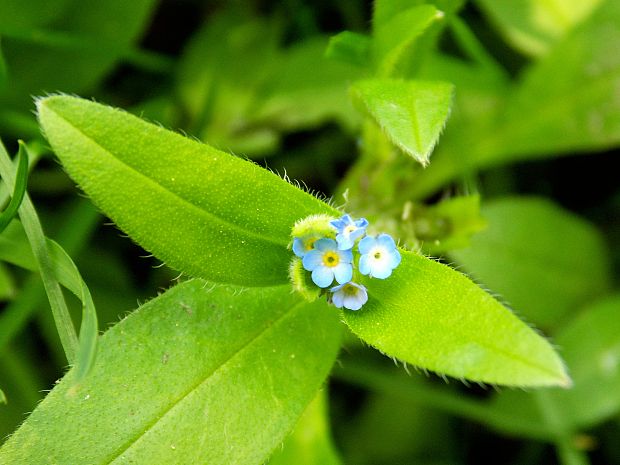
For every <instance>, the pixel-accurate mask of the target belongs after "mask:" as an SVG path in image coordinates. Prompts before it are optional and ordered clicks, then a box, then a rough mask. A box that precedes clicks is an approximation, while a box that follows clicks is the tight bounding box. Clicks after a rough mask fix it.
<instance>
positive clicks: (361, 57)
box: [325, 31, 371, 67]
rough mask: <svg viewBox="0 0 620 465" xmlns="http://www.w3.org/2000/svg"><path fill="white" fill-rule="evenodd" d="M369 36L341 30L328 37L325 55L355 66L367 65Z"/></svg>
mask: <svg viewBox="0 0 620 465" xmlns="http://www.w3.org/2000/svg"><path fill="white" fill-rule="evenodd" d="M370 43H371V42H370V37H368V36H367V35H365V34H359V33H357V32H351V31H343V32H341V33H340V34H337V35H335V36H333V37H331V38H330V39H329V44H328V45H327V50H326V51H325V56H326V57H327V58H331V59H333V60H340V61H343V62H345V63H351V64H353V65H356V66H362V67H363V66H366V65H368V60H369V58H370Z"/></svg>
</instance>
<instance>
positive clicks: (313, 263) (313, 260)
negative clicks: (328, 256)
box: [301, 250, 323, 271]
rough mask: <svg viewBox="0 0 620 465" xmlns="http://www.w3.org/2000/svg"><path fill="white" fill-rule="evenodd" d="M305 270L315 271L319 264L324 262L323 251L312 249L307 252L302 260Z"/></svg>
mask: <svg viewBox="0 0 620 465" xmlns="http://www.w3.org/2000/svg"><path fill="white" fill-rule="evenodd" d="M301 263H302V264H303V266H304V269H305V270H308V271H313V270H314V269H315V268H316V267H317V266H319V265H321V263H323V253H322V252H320V251H319V250H311V251H310V252H308V253H306V255H304V257H303V258H302V260H301Z"/></svg>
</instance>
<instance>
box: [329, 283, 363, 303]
mask: <svg viewBox="0 0 620 465" xmlns="http://www.w3.org/2000/svg"><path fill="white" fill-rule="evenodd" d="M330 291H331V292H332V303H333V304H334V305H335V306H336V307H338V308H342V307H344V308H348V309H349V310H359V309H360V308H362V305H364V304H365V303H366V302H368V293H367V292H366V288H365V287H364V286H362V285H361V284H355V283H354V282H349V283H346V284H341V285H340V286H336V287H332V288H331V289H330Z"/></svg>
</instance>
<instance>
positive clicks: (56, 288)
mask: <svg viewBox="0 0 620 465" xmlns="http://www.w3.org/2000/svg"><path fill="white" fill-rule="evenodd" d="M0 174H2V178H3V179H4V181H5V183H6V184H7V185H8V186H9V188H10V189H14V185H15V174H14V169H13V163H12V162H11V159H10V158H9V155H8V154H7V153H6V150H5V149H4V146H3V145H2V143H0ZM19 216H20V218H21V221H22V225H23V227H24V231H25V232H26V236H27V237H28V240H29V242H30V247H31V248H32V253H33V255H34V257H35V259H36V261H37V263H38V265H39V270H40V272H41V278H42V280H43V286H44V287H45V292H46V293H47V298H48V300H49V303H50V306H51V308H52V314H53V316H54V321H55V323H56V329H57V330H58V335H59V336H60V342H61V344H62V347H63V349H64V351H65V355H66V357H67V361H68V362H69V364H73V363H74V361H75V355H76V352H77V347H78V337H77V333H76V332H75V328H74V326H73V323H72V321H71V315H70V314H69V309H68V308H67V304H66V302H65V299H64V296H63V294H62V290H61V288H60V285H59V284H58V281H56V279H55V278H54V272H53V268H52V263H51V259H50V257H49V254H48V250H47V243H46V241H45V235H44V234H43V228H42V227H41V223H40V222H39V218H38V216H37V213H36V211H35V209H34V205H33V204H32V202H31V201H30V197H29V196H28V194H26V195H25V196H24V201H23V202H22V204H21V206H20V207H19Z"/></svg>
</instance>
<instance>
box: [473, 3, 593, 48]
mask: <svg viewBox="0 0 620 465" xmlns="http://www.w3.org/2000/svg"><path fill="white" fill-rule="evenodd" d="M601 2H602V0H554V1H552V2H549V1H545V0H508V1H501V2H497V1H493V0H477V3H478V5H479V6H480V7H481V8H482V10H483V11H484V12H485V13H486V14H487V15H488V16H489V17H490V18H491V20H493V22H494V23H495V24H496V25H497V27H498V29H499V31H500V32H501V33H502V35H503V36H504V37H505V38H506V39H507V40H508V41H509V42H510V43H511V44H512V45H513V46H515V47H516V48H517V49H519V50H520V51H522V52H524V53H526V54H528V55H533V56H540V55H544V54H545V53H547V52H548V51H549V50H550V49H551V48H553V45H554V44H555V42H557V41H558V40H559V39H561V38H562V37H563V36H564V35H565V34H566V33H567V32H569V31H570V30H571V29H572V28H573V27H574V26H575V25H576V24H578V23H579V22H581V21H583V20H584V19H585V18H587V16H588V15H589V14H590V13H591V12H592V11H593V10H594V9H595V8H596V7H597V6H598V5H599V4H600V3H601Z"/></svg>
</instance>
